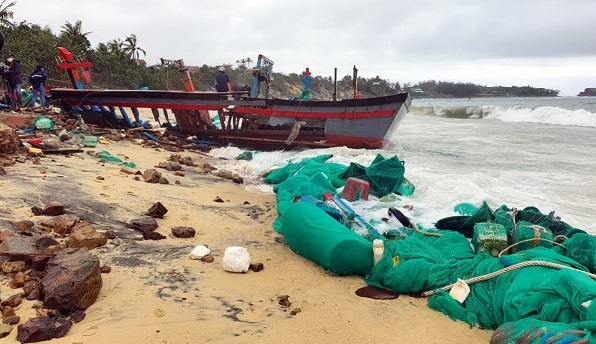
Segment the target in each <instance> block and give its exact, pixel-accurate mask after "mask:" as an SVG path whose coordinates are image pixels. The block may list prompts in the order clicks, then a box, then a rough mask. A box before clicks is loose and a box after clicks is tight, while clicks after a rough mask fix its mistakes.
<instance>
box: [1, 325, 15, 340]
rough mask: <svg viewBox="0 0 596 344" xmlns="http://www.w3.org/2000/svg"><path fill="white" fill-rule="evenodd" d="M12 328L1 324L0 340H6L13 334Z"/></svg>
mask: <svg viewBox="0 0 596 344" xmlns="http://www.w3.org/2000/svg"><path fill="white" fill-rule="evenodd" d="M12 328H13V327H12V326H11V325H8V324H0V338H4V337H6V336H8V335H9V334H10V332H12Z"/></svg>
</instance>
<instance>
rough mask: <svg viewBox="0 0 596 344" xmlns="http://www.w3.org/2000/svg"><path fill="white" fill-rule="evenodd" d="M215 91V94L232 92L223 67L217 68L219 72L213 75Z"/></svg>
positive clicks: (228, 78)
mask: <svg viewBox="0 0 596 344" xmlns="http://www.w3.org/2000/svg"><path fill="white" fill-rule="evenodd" d="M215 90H216V91H217V92H232V87H231V86H230V77H229V76H228V75H227V74H226V69H225V68H224V67H219V72H218V73H217V74H216V75H215Z"/></svg>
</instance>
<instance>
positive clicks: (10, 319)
mask: <svg viewBox="0 0 596 344" xmlns="http://www.w3.org/2000/svg"><path fill="white" fill-rule="evenodd" d="M19 321H21V317H20V316H18V315H13V316H11V317H8V318H5V319H4V320H2V322H3V323H5V324H8V325H16V324H18V323H19Z"/></svg>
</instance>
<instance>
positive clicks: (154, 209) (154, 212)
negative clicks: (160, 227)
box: [144, 202, 168, 219]
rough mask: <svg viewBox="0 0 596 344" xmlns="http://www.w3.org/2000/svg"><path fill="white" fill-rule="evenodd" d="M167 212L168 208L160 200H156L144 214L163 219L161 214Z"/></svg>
mask: <svg viewBox="0 0 596 344" xmlns="http://www.w3.org/2000/svg"><path fill="white" fill-rule="evenodd" d="M167 212H168V209H166V207H164V205H163V204H161V202H156V203H155V204H153V205H152V206H151V208H149V210H147V212H146V213H145V214H144V215H147V216H151V217H153V218H158V219H163V216H164V215H165V214H166V213H167Z"/></svg>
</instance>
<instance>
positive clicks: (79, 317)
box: [68, 311, 86, 324]
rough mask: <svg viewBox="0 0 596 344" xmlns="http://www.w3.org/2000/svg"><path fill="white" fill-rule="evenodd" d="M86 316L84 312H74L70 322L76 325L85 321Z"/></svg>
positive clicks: (71, 314) (70, 316)
mask: <svg viewBox="0 0 596 344" xmlns="http://www.w3.org/2000/svg"><path fill="white" fill-rule="evenodd" d="M85 315H86V314H85V312H83V311H74V312H72V313H70V315H69V316H68V318H70V320H71V321H72V322H73V323H75V324H76V323H78V322H81V321H82V320H83V319H85Z"/></svg>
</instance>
